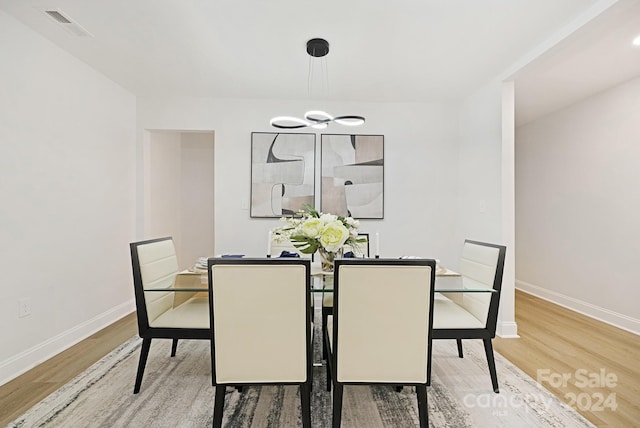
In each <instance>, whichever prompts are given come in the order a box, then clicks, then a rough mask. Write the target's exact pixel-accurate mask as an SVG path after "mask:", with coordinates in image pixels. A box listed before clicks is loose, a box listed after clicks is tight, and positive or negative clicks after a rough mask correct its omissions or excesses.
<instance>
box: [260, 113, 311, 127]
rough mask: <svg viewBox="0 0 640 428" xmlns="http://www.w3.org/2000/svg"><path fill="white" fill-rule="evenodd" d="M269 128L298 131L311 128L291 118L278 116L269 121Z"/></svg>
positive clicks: (308, 124)
mask: <svg viewBox="0 0 640 428" xmlns="http://www.w3.org/2000/svg"><path fill="white" fill-rule="evenodd" d="M269 123H270V124H271V126H273V127H275V128H280V129H299V128H306V127H307V126H311V123H309V122H307V121H306V120H302V119H300V118H297V117H292V116H278V117H274V118H273V119H271V120H270V121H269Z"/></svg>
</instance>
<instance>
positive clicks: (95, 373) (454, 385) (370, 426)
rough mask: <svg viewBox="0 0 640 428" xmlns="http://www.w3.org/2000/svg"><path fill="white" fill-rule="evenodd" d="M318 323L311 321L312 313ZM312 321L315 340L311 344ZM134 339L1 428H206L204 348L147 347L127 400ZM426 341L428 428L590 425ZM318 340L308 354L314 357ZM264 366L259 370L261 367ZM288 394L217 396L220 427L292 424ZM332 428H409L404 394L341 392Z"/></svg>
mask: <svg viewBox="0 0 640 428" xmlns="http://www.w3.org/2000/svg"><path fill="white" fill-rule="evenodd" d="M316 317H317V318H319V314H316ZM319 324H320V323H319V322H317V323H316V324H315V325H316V332H315V333H316V336H315V337H316V339H318V338H320V337H321V336H320V331H319V330H320V328H319ZM141 342H142V341H141V340H140V339H139V338H137V337H135V338H132V339H131V340H129V341H127V342H126V343H124V344H123V345H121V346H120V347H119V348H118V349H116V350H114V351H113V352H111V353H110V354H109V355H107V356H106V357H104V358H103V359H102V360H100V361H99V362H97V363H96V364H94V365H93V366H92V367H90V368H89V369H88V370H86V371H85V372H83V373H81V374H80V375H79V376H77V377H76V378H75V379H74V380H72V381H71V382H69V383H68V384H66V385H65V386H63V387H62V388H60V389H59V390H58V391H56V392H55V393H53V394H51V395H50V396H48V397H47V398H45V399H44V400H42V401H41V402H40V403H39V404H37V405H36V406H34V407H33V408H32V409H30V410H29V411H28V412H27V413H25V414H24V415H22V416H21V417H19V418H18V419H16V420H15V421H14V422H12V423H11V424H9V425H8V426H9V427H30V428H31V427H43V426H46V427H65V428H66V427H134V426H135V427H143V426H144V427H158V428H160V427H185V428H186V427H206V426H211V421H212V411H213V396H214V388H213V387H212V386H211V368H210V356H209V343H208V342H207V341H196V340H184V341H181V342H180V344H179V346H178V354H177V355H176V357H174V358H170V357H169V355H170V348H171V341H170V340H154V342H153V344H152V346H151V352H150V355H149V360H148V362H147V368H146V371H145V377H144V379H143V382H142V389H141V391H140V393H139V394H137V395H133V384H134V381H135V375H136V369H137V363H138V357H139V350H140V345H141ZM463 343H464V350H465V357H464V358H463V359H460V358H458V356H457V351H456V347H455V341H435V342H434V351H433V373H432V385H431V387H429V389H428V400H429V425H430V426H432V427H452V428H453V427H455V428H461V427H488V426H491V427H592V426H593V425H592V424H590V423H589V422H588V421H586V420H585V419H584V418H582V416H580V415H579V414H578V413H576V412H575V411H574V410H573V409H571V408H570V407H569V406H567V405H566V404H564V403H562V402H561V401H560V400H559V399H557V398H556V397H555V396H553V395H552V394H551V393H550V392H548V391H547V390H546V389H544V388H543V387H542V386H540V385H539V384H538V383H537V382H535V381H534V380H533V379H531V378H530V377H528V376H527V375H526V374H524V373H523V372H522V371H521V370H520V369H518V368H517V367H515V366H514V365H513V364H511V363H510V362H508V361H507V360H505V359H504V358H503V357H502V356H500V355H499V354H496V366H497V371H498V381H499V385H500V394H494V393H493V391H492V389H491V380H490V377H489V373H488V369H487V363H486V360H485V357H484V349H483V347H482V342H481V341H479V340H478V341H472V340H468V341H463ZM319 345H320V341H319V340H316V342H315V354H316V356H319V355H320V348H319ZM265 364H266V362H265ZM325 381H326V375H325V368H324V367H315V368H314V385H313V396H312V401H311V406H312V407H311V413H312V425H313V426H314V427H329V426H331V408H332V407H331V393H329V392H327V391H326V387H325V385H326V384H325ZM299 403H300V401H299V391H298V388H297V387H295V386H285V387H280V386H268V387H267V386H264V387H249V388H245V390H244V392H243V393H238V392H237V391H236V390H233V389H231V388H227V396H226V402H225V418H224V426H225V427H230V428H231V427H233V428H236V427H237V428H240V427H242V428H249V427H252V428H258V427H267V428H269V427H296V426H301V421H300V404H299ZM342 422H343V423H342V426H343V427H345V428H349V427H363V428H364V427H366V428H376V427H389V428H400V427H413V426H418V422H417V405H416V401H415V393H414V390H413V388H404V390H403V391H402V392H400V393H398V392H396V391H395V390H394V389H393V388H391V387H387V386H371V387H369V386H346V387H345V392H344V404H343V417H342Z"/></svg>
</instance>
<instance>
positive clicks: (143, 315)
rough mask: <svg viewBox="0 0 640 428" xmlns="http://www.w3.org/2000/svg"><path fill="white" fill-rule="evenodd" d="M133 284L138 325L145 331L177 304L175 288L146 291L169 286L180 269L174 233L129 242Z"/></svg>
mask: <svg viewBox="0 0 640 428" xmlns="http://www.w3.org/2000/svg"><path fill="white" fill-rule="evenodd" d="M129 248H130V249H131V266H132V268H133V286H134V291H135V296H136V310H137V316H138V329H139V332H140V334H143V333H144V331H146V330H147V329H148V328H149V324H150V323H152V322H153V321H154V320H155V319H156V318H157V317H159V316H160V315H162V314H163V313H164V312H166V311H167V310H169V309H171V308H172V307H173V305H174V295H175V293H172V292H166V293H165V292H155V291H154V292H146V293H145V292H144V290H148V289H153V288H170V287H172V286H173V284H174V282H175V278H176V275H177V273H178V259H177V257H176V250H175V247H174V245H173V239H172V238H171V237H165V238H158V239H150V240H147V241H140V242H133V243H131V244H129Z"/></svg>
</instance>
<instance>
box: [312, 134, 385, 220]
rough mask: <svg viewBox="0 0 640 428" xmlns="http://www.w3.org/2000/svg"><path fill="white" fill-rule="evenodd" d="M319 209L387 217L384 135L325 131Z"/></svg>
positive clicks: (344, 213) (358, 215)
mask: <svg viewBox="0 0 640 428" xmlns="http://www.w3.org/2000/svg"><path fill="white" fill-rule="evenodd" d="M321 169H322V181H321V198H320V210H321V211H323V212H330V213H332V214H337V215H343V216H346V215H350V216H352V217H354V218H362V219H366V218H384V135H338V134H322V137H321Z"/></svg>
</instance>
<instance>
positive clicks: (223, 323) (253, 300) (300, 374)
mask: <svg viewBox="0 0 640 428" xmlns="http://www.w3.org/2000/svg"><path fill="white" fill-rule="evenodd" d="M310 275H311V262H310V261H309V260H307V259H299V258H271V259H266V258H265V259H251V258H244V259H222V258H212V259H209V305H210V308H211V318H210V319H211V326H212V330H213V331H212V339H213V342H212V365H213V367H212V371H213V379H214V383H215V384H234V383H247V384H252V383H254V384H255V383H276V382H291V383H300V382H304V381H306V380H307V379H309V378H310V376H311V334H312V332H311V293H310V287H311V276H310Z"/></svg>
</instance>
